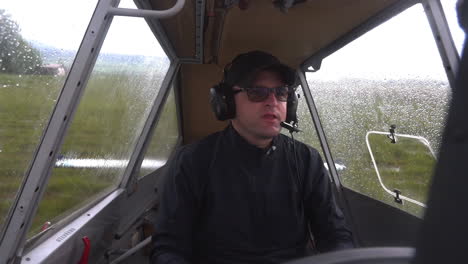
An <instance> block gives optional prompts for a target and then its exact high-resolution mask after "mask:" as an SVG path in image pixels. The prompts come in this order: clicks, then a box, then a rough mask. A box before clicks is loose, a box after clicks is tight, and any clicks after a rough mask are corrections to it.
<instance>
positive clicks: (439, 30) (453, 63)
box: [298, 0, 460, 245]
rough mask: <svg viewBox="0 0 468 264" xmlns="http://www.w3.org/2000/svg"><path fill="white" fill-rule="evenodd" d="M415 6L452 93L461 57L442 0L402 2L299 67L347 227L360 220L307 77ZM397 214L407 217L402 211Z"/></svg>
mask: <svg viewBox="0 0 468 264" xmlns="http://www.w3.org/2000/svg"><path fill="white" fill-rule="evenodd" d="M416 4H422V5H423V7H424V10H425V12H426V18H427V19H428V21H429V24H430V26H431V29H432V34H433V37H434V39H435V41H436V42H437V47H438V51H439V54H440V56H441V58H442V62H443V65H444V69H445V72H446V74H447V77H448V80H449V83H450V86H451V87H452V89H453V88H454V87H455V86H454V83H455V75H456V73H457V71H458V65H459V61H460V57H459V55H458V53H457V50H456V47H455V44H454V41H453V38H452V36H451V34H450V31H449V30H448V22H447V20H446V18H445V15H444V11H443V8H442V5H441V3H440V0H399V1H397V2H395V3H393V4H391V5H390V6H389V7H387V8H385V9H384V10H383V11H381V12H380V13H378V14H376V15H374V16H372V17H370V18H369V19H367V20H366V21H364V22H363V23H362V24H360V25H359V26H357V27H355V28H354V29H352V30H350V31H349V32H348V33H346V34H344V35H343V36H341V37H340V38H338V39H336V40H335V41H333V42H332V43H330V44H329V45H327V46H325V47H324V48H322V49H320V50H318V51H317V52H316V53H314V54H312V55H311V56H310V57H309V58H307V59H306V60H305V61H304V62H303V63H301V65H300V66H299V70H298V75H299V78H300V83H301V86H302V89H303V93H304V96H305V98H306V102H307V105H308V107H309V111H310V114H311V116H312V120H313V123H314V126H315V129H316V132H317V136H318V138H319V141H320V145H321V147H322V151H323V153H324V155H325V157H324V158H325V161H326V162H327V164H328V168H329V174H330V178H331V181H332V182H333V185H332V186H333V188H334V191H335V194H336V198H337V202H338V203H339V205H340V207H341V208H342V209H343V213H344V214H345V216H346V219H347V221H348V223H349V224H350V226H352V227H356V226H357V225H356V223H357V221H358V220H357V219H354V217H353V214H352V213H351V212H352V210H351V205H350V202H349V200H348V198H347V197H346V195H345V191H344V188H345V187H344V186H343V185H342V183H341V180H340V177H339V174H338V171H337V169H336V167H335V162H334V158H333V155H332V151H331V150H330V147H329V144H328V141H327V137H326V133H325V130H324V128H323V126H322V123H321V121H320V116H319V114H318V110H317V107H316V104H315V102H314V98H313V96H312V93H311V91H310V89H309V85H308V83H307V79H306V76H305V73H306V72H316V71H318V70H320V67H321V64H322V61H323V59H324V58H326V57H328V56H330V55H331V54H333V53H335V52H336V51H338V50H339V49H341V48H343V47H345V46H346V45H348V44H349V43H351V42H352V41H354V40H356V39H358V38H360V37H361V36H362V35H364V34H365V33H367V32H368V31H370V30H372V29H374V28H376V27H378V26H380V25H381V24H383V23H385V22H386V21H388V20H390V19H392V18H393V17H394V16H396V15H398V14H400V13H402V12H403V11H405V10H407V9H408V8H410V7H412V6H414V5H416ZM371 199H373V198H371ZM397 210H399V211H401V212H404V213H406V212H405V211H403V210H401V209H397ZM358 237H359V234H356V237H355V239H356V240H359V238H358ZM355 242H356V241H355ZM358 244H359V243H356V245H358Z"/></svg>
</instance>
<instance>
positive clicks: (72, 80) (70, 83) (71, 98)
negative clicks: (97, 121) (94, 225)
mask: <svg viewBox="0 0 468 264" xmlns="http://www.w3.org/2000/svg"><path fill="white" fill-rule="evenodd" d="M113 2H115V1H113V0H100V1H99V2H98V4H97V6H96V9H95V11H94V13H93V16H92V18H91V21H90V23H89V26H88V28H87V30H86V33H85V35H84V38H83V40H82V43H81V45H80V48H79V49H78V52H77V54H76V56H75V60H74V62H73V65H72V67H71V69H70V72H69V75H68V76H67V79H66V81H65V84H64V87H63V89H62V91H61V93H60V95H59V98H58V100H57V103H56V105H55V108H54V110H53V112H52V115H51V118H50V120H49V123H48V125H47V126H46V128H45V129H44V134H43V136H42V138H41V141H40V143H39V146H38V148H37V151H36V153H35V155H34V158H33V161H32V163H31V165H30V167H29V169H28V172H27V173H26V177H25V180H24V181H23V183H22V186H21V188H20V189H19V191H18V193H19V194H18V196H17V198H16V200H15V203H14V205H13V206H12V207H11V208H14V209H13V211H12V212H13V213H12V214H11V216H10V217H9V218H8V219H7V221H6V225H5V233H4V235H3V237H2V240H1V244H0V256H2V258H4V259H5V261H11V260H12V259H14V258H15V257H19V256H20V255H21V253H22V250H23V249H22V247H23V245H24V243H25V240H26V234H27V231H28V230H29V228H30V227H31V224H32V219H33V216H34V215H35V213H36V210H37V208H38V205H39V202H40V200H41V198H42V195H43V193H44V191H45V189H46V186H47V182H48V180H49V177H50V174H51V170H52V167H53V164H54V161H55V159H56V154H57V152H58V150H59V148H60V145H61V144H62V143H63V139H64V137H65V133H66V130H67V128H68V127H69V125H70V123H71V120H72V119H73V115H74V113H75V112H76V108H77V106H78V104H79V101H80V98H81V96H82V94H83V91H84V87H86V84H87V81H88V78H89V75H90V72H91V70H92V68H93V65H94V63H95V61H96V59H97V55H98V54H99V52H98V51H99V50H100V48H101V46H102V43H103V41H104V38H105V36H106V34H107V31H108V29H109V27H110V24H111V23H112V19H113V17H112V16H108V15H107V8H108V7H109V6H111V5H112V4H113Z"/></svg>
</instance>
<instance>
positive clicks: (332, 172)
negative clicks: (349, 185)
mask: <svg viewBox="0 0 468 264" xmlns="http://www.w3.org/2000/svg"><path fill="white" fill-rule="evenodd" d="M297 74H298V75H299V79H300V81H301V86H302V92H303V93H304V96H305V98H306V102H307V106H308V107H309V112H310V115H311V116H312V121H313V123H314V127H315V131H316V132H317V136H318V138H319V141H320V145H321V147H322V150H323V154H324V155H325V161H326V162H327V163H328V172H329V176H330V180H331V181H332V182H333V184H334V186H335V188H334V190H335V191H336V193H335V194H336V196H337V200H338V203H339V205H340V208H342V209H343V213H344V214H345V216H346V220H347V222H348V223H349V224H350V225H351V226H352V227H355V226H356V225H355V224H354V220H353V215H352V214H351V209H350V206H349V203H348V200H347V199H346V196H345V195H344V194H343V190H342V188H343V186H342V184H341V181H340V177H339V175H338V171H337V170H336V167H335V162H334V161H333V156H332V153H331V150H330V147H329V145H328V141H327V137H326V136H325V130H324V128H323V126H322V123H321V122H320V117H319V114H318V110H317V107H316V105H315V102H314V98H313V96H312V92H311V91H310V88H309V84H308V83H307V79H306V76H305V73H304V72H303V71H301V70H297ZM353 230H356V228H353ZM357 235H359V234H357ZM357 235H356V236H354V237H353V239H354V243H355V245H358V244H359V243H358V241H359V240H358V236H357Z"/></svg>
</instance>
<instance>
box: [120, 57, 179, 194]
mask: <svg viewBox="0 0 468 264" xmlns="http://www.w3.org/2000/svg"><path fill="white" fill-rule="evenodd" d="M179 66H180V64H179V62H177V61H176V62H174V63H171V66H170V67H169V70H168V71H167V73H166V76H165V77H164V80H163V82H162V85H161V88H160V90H159V92H158V95H157V96H156V98H155V100H154V102H153V106H152V108H151V111H150V113H149V115H148V117H147V119H146V123H145V126H144V127H143V130H142V131H141V134H140V136H139V137H138V142H137V144H136V145H135V148H134V150H133V153H132V155H131V157H130V160H129V162H128V165H127V168H126V170H125V172H124V175H123V180H122V181H121V183H120V187H121V188H126V189H127V191H128V194H131V193H132V192H133V191H132V190H134V189H135V188H132V187H134V186H135V185H136V182H137V179H138V172H139V170H140V166H141V163H142V162H143V159H144V156H145V153H146V149H147V148H148V145H149V143H150V140H151V135H152V134H153V131H154V128H155V127H156V126H157V124H158V121H159V117H160V116H161V113H162V110H163V108H164V102H166V98H167V96H168V94H169V92H170V90H171V89H170V87H171V83H172V80H173V79H174V76H175V75H176V74H177V71H178V69H179Z"/></svg>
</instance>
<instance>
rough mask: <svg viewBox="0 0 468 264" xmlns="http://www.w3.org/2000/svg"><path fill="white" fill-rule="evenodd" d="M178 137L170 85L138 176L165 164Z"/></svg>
mask: <svg viewBox="0 0 468 264" xmlns="http://www.w3.org/2000/svg"><path fill="white" fill-rule="evenodd" d="M178 139H179V120H178V118H177V107H176V101H175V94H174V85H172V86H171V90H170V91H169V95H168V97H167V98H166V102H165V104H164V108H163V112H162V113H161V116H160V117H159V120H158V123H157V124H156V128H155V129H154V132H153V135H152V136H151V141H150V144H149V146H148V150H147V151H146V155H145V158H144V159H143V162H142V164H141V167H140V172H139V177H143V176H145V175H147V174H148V173H150V172H152V171H155V170H157V169H159V168H160V167H162V166H163V165H164V164H166V162H167V160H168V158H169V155H170V154H171V153H172V151H173V150H174V148H175V146H176V144H177V140H178Z"/></svg>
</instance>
